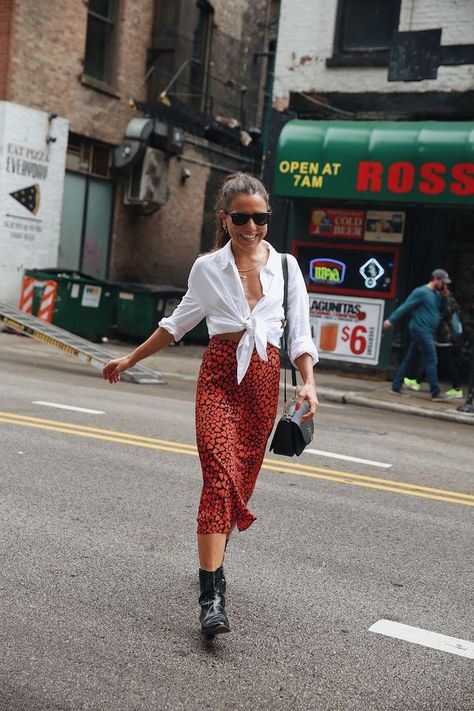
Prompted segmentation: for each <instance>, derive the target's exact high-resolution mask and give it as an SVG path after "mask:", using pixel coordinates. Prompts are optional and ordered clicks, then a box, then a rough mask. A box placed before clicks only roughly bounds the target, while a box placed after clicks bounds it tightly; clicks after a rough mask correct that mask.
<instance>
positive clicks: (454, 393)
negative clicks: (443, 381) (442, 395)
mask: <svg viewBox="0 0 474 711" xmlns="http://www.w3.org/2000/svg"><path fill="white" fill-rule="evenodd" d="M446 395H447V397H449V398H451V399H452V400H461V398H463V397H464V393H463V391H462V390H456V388H451V390H446Z"/></svg>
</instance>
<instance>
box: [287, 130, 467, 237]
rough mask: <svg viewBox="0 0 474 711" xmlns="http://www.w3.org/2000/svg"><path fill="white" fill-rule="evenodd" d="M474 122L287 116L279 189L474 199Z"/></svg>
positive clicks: (315, 194) (356, 196) (319, 194)
mask: <svg viewBox="0 0 474 711" xmlns="http://www.w3.org/2000/svg"><path fill="white" fill-rule="evenodd" d="M472 128H473V126H472V124H470V123H467V122H466V123H461V122H445V123H441V122H425V123H421V122H420V123H415V122H410V123H408V122H407V123H403V122H370V121H357V122H351V121H300V120H297V121H289V122H288V123H287V124H286V125H285V126H284V128H283V131H282V133H281V134H280V139H279V143H278V150H277V157H276V164H275V185H274V193H275V194H276V195H284V196H287V197H291V196H294V197H308V198H313V199H315V198H317V199H326V198H336V199H337V198H339V199H345V200H347V199H352V200H369V201H370V202H371V203H373V202H374V201H377V200H380V201H383V202H388V201H392V202H418V203H427V204H458V205H472V204H473V202H474V161H473V157H472V156H473V155H474V131H473V130H472ZM321 222H322V220H321ZM315 229H316V230H317V232H316V234H320V232H319V228H318V227H317V226H316V228H315ZM347 236H350V235H347Z"/></svg>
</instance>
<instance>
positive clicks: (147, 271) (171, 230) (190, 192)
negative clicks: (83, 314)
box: [111, 150, 209, 286]
mask: <svg viewBox="0 0 474 711" xmlns="http://www.w3.org/2000/svg"><path fill="white" fill-rule="evenodd" d="M187 152H188V155H192V156H194V157H195V158H198V156H199V154H198V153H197V152H196V151H192V150H191V151H189V150H188V151H187ZM200 160H202V157H201V158H200ZM183 167H184V162H181V161H179V160H177V159H176V158H172V159H171V160H170V162H169V173H168V187H169V199H168V201H167V203H166V204H165V205H164V206H163V207H162V208H161V209H160V210H159V211H158V212H156V213H155V214H154V215H152V216H150V217H139V216H136V213H134V212H133V211H132V210H130V209H124V207H123V204H122V203H123V193H122V191H120V194H119V199H118V200H117V203H116V215H115V221H114V224H115V229H114V236H113V242H112V245H113V250H112V261H111V276H112V278H117V279H122V280H130V281H140V282H143V283H161V284H171V285H173V286H185V285H186V282H187V277H188V274H189V270H190V269H191V265H192V263H193V262H194V260H195V259H196V257H197V256H198V255H199V252H200V246H201V229H202V220H203V209H204V199H205V192H206V184H207V178H208V175H209V168H208V167H206V166H201V165H196V164H189V165H188V164H186V167H188V168H189V169H190V171H191V177H190V178H189V179H188V180H186V181H185V182H182V181H181V170H182V168H183Z"/></svg>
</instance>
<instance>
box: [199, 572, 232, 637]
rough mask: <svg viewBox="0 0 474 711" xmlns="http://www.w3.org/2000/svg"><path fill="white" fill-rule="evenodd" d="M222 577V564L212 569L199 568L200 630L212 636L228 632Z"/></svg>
mask: <svg viewBox="0 0 474 711" xmlns="http://www.w3.org/2000/svg"><path fill="white" fill-rule="evenodd" d="M223 579H224V576H223V570H222V566H221V567H220V568H218V569H217V570H214V571H212V572H211V571H209V570H202V569H200V570H199V582H200V585H201V595H200V596H199V604H200V605H201V614H200V617H199V619H200V622H201V630H202V632H203V634H205V635H207V636H208V637H212V636H213V635H215V634H220V633H222V632H230V627H229V620H228V619H227V615H226V614H225V599H224V589H223V588H224V587H225V579H224V586H223V584H222V581H223Z"/></svg>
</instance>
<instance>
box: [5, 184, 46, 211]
mask: <svg viewBox="0 0 474 711" xmlns="http://www.w3.org/2000/svg"><path fill="white" fill-rule="evenodd" d="M10 195H11V196H12V198H13V199H14V200H16V201H17V202H19V203H20V205H23V207H26V209H27V210H29V211H30V212H32V213H33V215H36V213H37V212H38V210H39V206H40V186H39V184H38V183H35V184H34V185H30V186H29V187H28V188H23V190H15V192H13V193H10Z"/></svg>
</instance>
